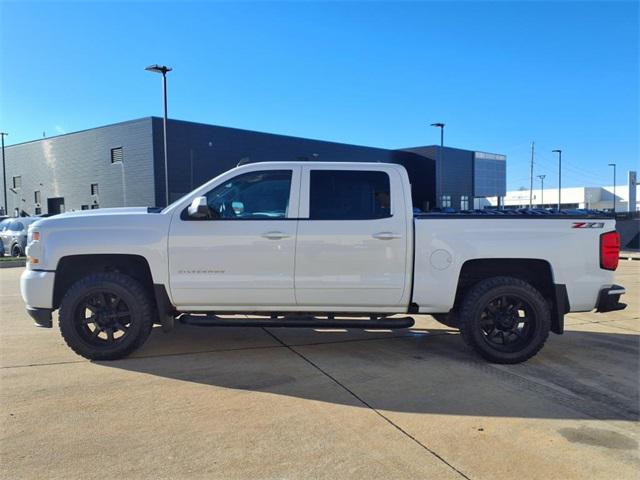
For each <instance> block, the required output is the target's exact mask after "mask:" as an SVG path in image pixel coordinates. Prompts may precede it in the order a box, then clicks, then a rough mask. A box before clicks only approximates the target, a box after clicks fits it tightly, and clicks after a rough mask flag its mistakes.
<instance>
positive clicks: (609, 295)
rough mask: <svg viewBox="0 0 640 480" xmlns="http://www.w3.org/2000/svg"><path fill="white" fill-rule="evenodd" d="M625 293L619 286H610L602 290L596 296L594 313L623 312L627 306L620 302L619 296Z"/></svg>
mask: <svg viewBox="0 0 640 480" xmlns="http://www.w3.org/2000/svg"><path fill="white" fill-rule="evenodd" d="M626 292H627V291H626V290H625V288H624V287H621V286H620V285H611V286H610V287H607V288H603V289H602V290H600V294H599V295H598V303H597V305H596V311H597V312H601V313H604V312H614V311H616V310H624V309H625V308H627V304H626V303H621V302H620V296H621V295H624V294H625V293H626Z"/></svg>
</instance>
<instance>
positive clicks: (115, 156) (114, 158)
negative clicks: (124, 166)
mask: <svg viewBox="0 0 640 480" xmlns="http://www.w3.org/2000/svg"><path fill="white" fill-rule="evenodd" d="M118 162H122V147H117V148H112V149H111V163H118Z"/></svg>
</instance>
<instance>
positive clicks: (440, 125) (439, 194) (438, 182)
mask: <svg viewBox="0 0 640 480" xmlns="http://www.w3.org/2000/svg"><path fill="white" fill-rule="evenodd" d="M431 126H432V127H436V128H439V129H440V149H439V150H438V163H437V165H436V197H437V198H436V205H437V206H441V203H442V199H441V197H442V191H441V189H442V185H441V183H442V181H441V179H442V172H441V171H440V170H442V154H443V149H444V123H442V122H436V123H432V124H431Z"/></svg>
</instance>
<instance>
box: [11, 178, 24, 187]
mask: <svg viewBox="0 0 640 480" xmlns="http://www.w3.org/2000/svg"><path fill="white" fill-rule="evenodd" d="M21 187H22V177H13V188H21Z"/></svg>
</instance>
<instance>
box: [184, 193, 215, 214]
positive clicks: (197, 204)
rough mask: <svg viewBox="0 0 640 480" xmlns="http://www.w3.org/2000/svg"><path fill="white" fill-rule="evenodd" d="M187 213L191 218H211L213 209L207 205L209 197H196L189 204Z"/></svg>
mask: <svg viewBox="0 0 640 480" xmlns="http://www.w3.org/2000/svg"><path fill="white" fill-rule="evenodd" d="M187 213H188V214H189V216H190V217H191V218H209V217H211V209H210V208H209V205H207V197H196V198H194V199H193V201H192V202H191V205H189V208H188V210H187Z"/></svg>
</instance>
